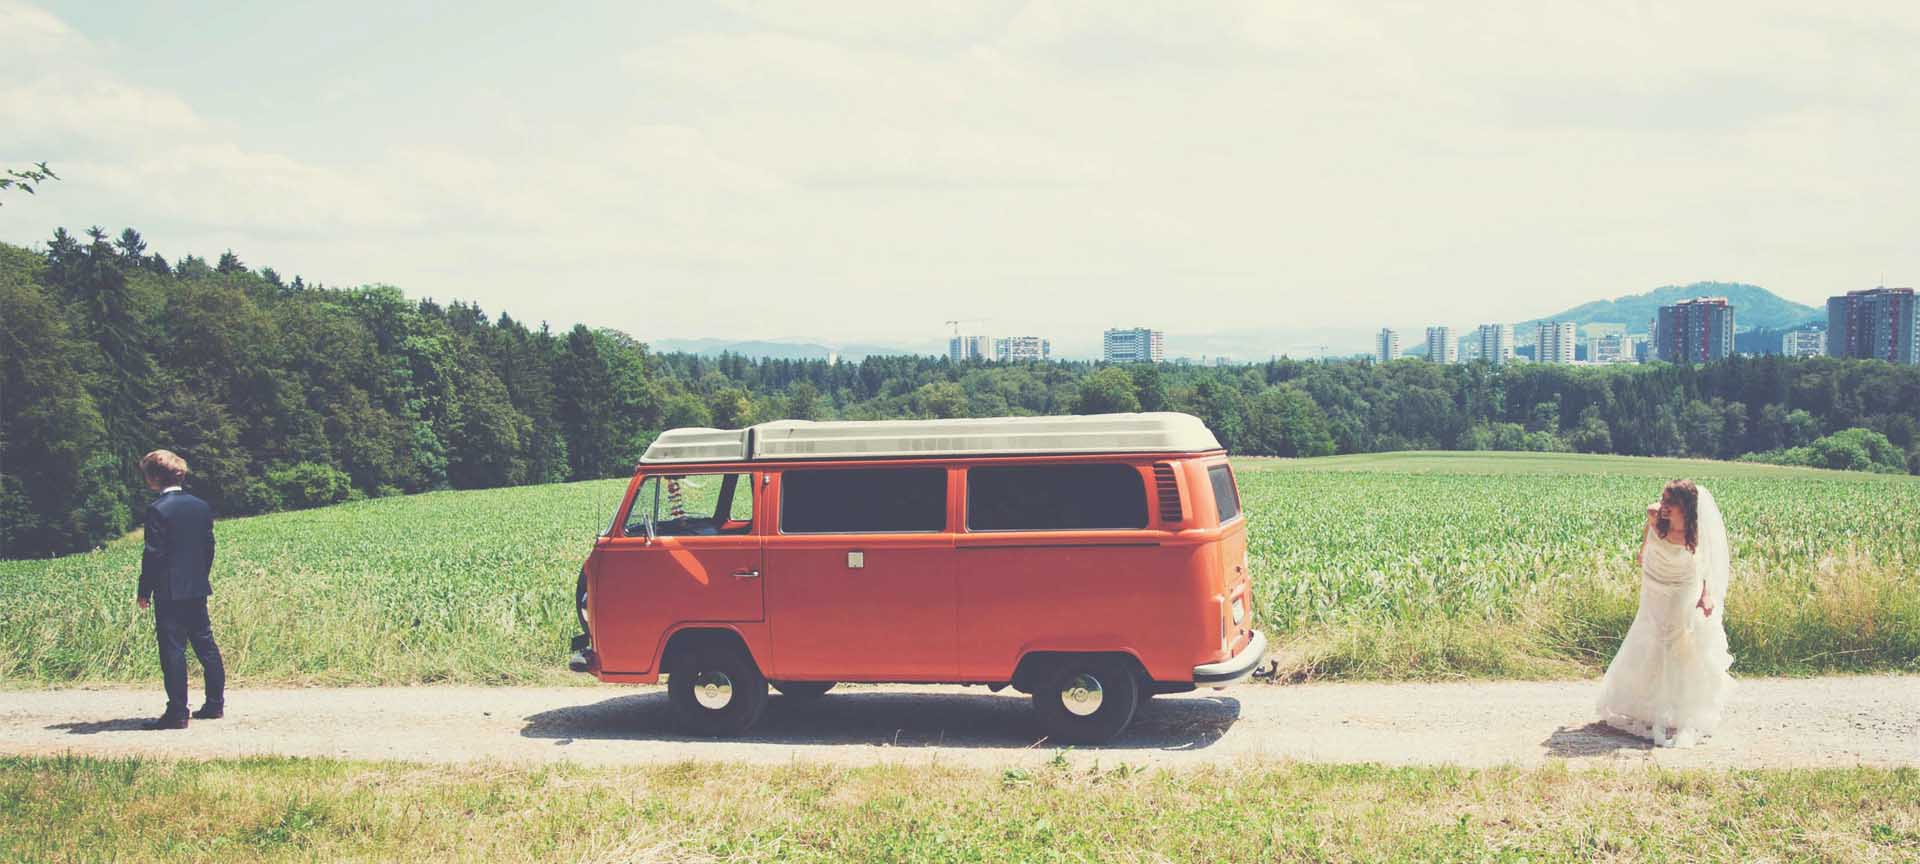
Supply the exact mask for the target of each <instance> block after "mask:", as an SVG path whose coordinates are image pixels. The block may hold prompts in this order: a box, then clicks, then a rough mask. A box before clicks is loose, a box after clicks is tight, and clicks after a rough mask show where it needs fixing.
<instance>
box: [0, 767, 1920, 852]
mask: <svg viewBox="0 0 1920 864" xmlns="http://www.w3.org/2000/svg"><path fill="white" fill-rule="evenodd" d="M1103 768H1104V770H1103ZM1917 856H1920V773H1917V772H1915V771H1914V770H1913V769H1906V768H1903V769H1896V770H1882V769H1871V768H1857V769H1845V770H1801V771H1740V772H1718V771H1664V770H1658V769H1645V770H1625V769H1623V770H1618V771H1614V770H1603V769H1596V770H1592V771H1578V772H1575V771H1567V770H1565V769H1561V768H1546V769H1537V770H1517V769H1489V770H1465V769H1457V768H1382V767H1377V766H1314V765H1264V766H1249V767H1246V768H1241V769H1235V770H1201V771H1182V772H1164V771H1139V770H1134V769H1130V768H1128V767H1126V766H1124V765H1112V766H1102V767H1095V768H1091V769H1088V768H1074V767H1069V765H1068V763H1066V762H1065V761H1064V760H1056V762H1055V763H1053V764H1051V765H1046V766H1040V767H1035V768H1032V769H1009V770H1006V771H1003V772H985V771H970V770H962V769H957V768H948V767H905V766H901V767H885V768H858V769H852V768H837V767H829V766H790V767H778V768H760V767H745V766H737V765H716V764H686V765H679V766H668V767H662V768H644V769H585V768H573V767H555V768H539V769H520V768H508V767H501V766H492V767H473V768H451V767H427V766H418V765H401V764H365V763H347V762H334V761H327V760H299V759H249V760H240V761H216V762H154V761H137V760H96V759H83V758H51V759H20V758H0V859H4V860H8V861H55V860H57V861H108V860H121V861H133V860H138V861H161V860H182V861H185V860H192V861H335V860H349V859H351V860H388V861H399V860H405V861H506V860H512V861H823V862H824V861H938V862H957V861H1141V862H1151V861H1328V860H1369V861H1436V860H1472V861H1516V862H1517V861H1593V860H1608V861H1695V860H1716V861H1833V862H1860V864H1872V862H1882V861H1884V862H1895V861H1912V860H1914V859H1915V858H1916V857H1917Z"/></svg>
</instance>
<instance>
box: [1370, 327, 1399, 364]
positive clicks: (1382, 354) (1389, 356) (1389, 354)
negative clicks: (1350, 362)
mask: <svg viewBox="0 0 1920 864" xmlns="http://www.w3.org/2000/svg"><path fill="white" fill-rule="evenodd" d="M1373 359H1375V360H1378V361H1380V362H1381V363H1392V362H1393V361H1395V360H1398V359H1400V334H1399V332H1398V331H1395V330H1394V329H1393V328H1391V327H1382V328H1380V335H1378V336H1375V337H1374V339H1373Z"/></svg>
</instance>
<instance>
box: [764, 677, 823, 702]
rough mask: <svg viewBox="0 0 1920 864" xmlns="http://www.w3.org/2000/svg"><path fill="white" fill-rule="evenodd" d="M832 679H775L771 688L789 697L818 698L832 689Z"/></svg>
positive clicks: (798, 698)
mask: <svg viewBox="0 0 1920 864" xmlns="http://www.w3.org/2000/svg"><path fill="white" fill-rule="evenodd" d="M833 683H834V682H832V681H775V682H773V689H775V690H778V691H780V695H782V696H785V697H787V698H789V699H795V700H800V699H808V700H811V699H818V698H820V697H822V696H825V695H827V691H828V690H832V689H833Z"/></svg>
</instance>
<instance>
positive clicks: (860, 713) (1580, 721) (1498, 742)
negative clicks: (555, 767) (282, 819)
mask: <svg viewBox="0 0 1920 864" xmlns="http://www.w3.org/2000/svg"><path fill="white" fill-rule="evenodd" d="M1598 686H1599V685H1598V683H1597V682H1591V681H1588V682H1544V683H1535V682H1470V683H1446V684H1309V685H1298V686H1272V685H1266V686H1262V685H1252V686H1242V687H1238V688H1234V689H1229V690H1225V691H1202V692H1200V693H1195V694H1185V695H1178V696H1164V697H1158V698H1156V699H1155V700H1154V701H1153V702H1151V703H1149V704H1148V705H1147V706H1145V707H1143V708H1142V709H1141V712H1140V714H1139V715H1137V716H1136V718H1135V720H1134V723H1133V726H1132V727H1130V728H1129V730H1128V731H1127V733H1126V734H1125V735H1124V736H1122V737H1121V738H1120V739H1119V740H1117V741H1115V742H1114V743H1113V744H1111V745H1109V746H1106V747H1092V748H1077V749H1076V750H1074V751H1073V752H1072V753H1071V754H1069V758H1071V759H1072V760H1074V761H1076V762H1091V761H1094V760H1098V761H1100V762H1102V763H1104V764H1107V765H1115V764H1119V763H1123V762H1124V763H1129V764H1134V765H1142V766H1145V765H1159V766H1193V765H1232V764H1238V763H1242V762H1248V761H1253V760H1261V759H1267V760H1274V759H1291V760H1300V761H1315V762H1381V763H1388V764H1429V763H1452V764H1459V765H1467V766H1486V765H1501V764H1515V765H1540V764H1544V763H1549V762H1556V761H1565V762H1567V763H1570V764H1572V765H1574V766H1576V767H1580V766H1590V765H1617V764H1627V765H1638V764H1645V763H1653V764H1660V765H1668V766H1709V767H1726V768H1762V767H1789V766H1843V765H1881V766H1899V765H1920V678H1915V677H1848V678H1815V679H1761V680H1747V681H1742V682H1740V684H1739V686H1738V687H1737V688H1736V690H1735V691H1734V695H1733V702H1732V704H1731V706H1730V709H1729V714H1728V718H1727V721H1726V723H1725V724H1724V725H1723V727H1722V729H1721V730H1720V733H1719V734H1718V735H1717V736H1715V737H1714V738H1712V739H1709V740H1708V741H1707V742H1705V743H1704V744H1702V745H1701V746H1699V747H1695V748H1692V749H1685V750H1666V749H1662V750H1655V749H1653V748H1651V747H1649V746H1648V745H1647V744H1646V743H1645V742H1642V741H1638V740H1636V739H1633V738H1628V737H1626V736H1623V735H1620V734H1618V733H1614V732H1612V731H1609V730H1607V729H1605V728H1604V727H1600V726H1597V725H1594V724H1592V723H1591V722H1590V718H1591V716H1592V709H1591V705H1592V699H1593V696H1594V691H1595V689H1596V688H1597V687H1598ZM666 698H667V697H666V692H665V691H664V690H663V689H661V688H656V687H619V686H613V685H603V686H598V687H560V688H528V687H491V688H489V687H383V688H344V689H322V688H314V689H293V690H252V689H247V690H238V691H233V692H230V693H229V695H228V706H229V707H228V709H227V717H226V718H225V719H223V720H214V721H195V722H194V723H193V725H192V728H190V729H187V730H185V731H175V732H147V731H142V730H141V729H140V728H139V724H140V721H141V720H143V719H145V718H147V717H150V716H152V715H153V714H156V713H158V709H159V707H160V705H161V702H162V701H164V700H162V699H161V698H160V694H159V683H158V682H155V684H154V686H153V687H152V688H151V689H147V690H127V689H105V690H13V691H4V690H0V753H8V754H55V753H66V752H73V753H80V754H87V755H95V756H128V755H140V756H163V757H231V756H246V755H255V754H276V755H285V756H325V757H338V758H348V759H375V760H380V759H394V760H403V761H412V762H503V763H520V764H525V763H541V762H561V761H567V762H577V763H583V764H594V765H620V764H646V763H667V762H680V761H685V760H725V761H737V762H751V763H762V764H780V763H789V762H821V763H835V764H875V763H904V764H925V763H932V762H938V763H941V764H949V765H972V766H980V767H999V766H1010V765H1023V764H1031V763H1034V762H1038V761H1043V760H1045V759H1048V758H1051V757H1052V756H1053V755H1054V753H1055V752H1056V751H1055V749H1054V748H1052V747H1051V746H1050V745H1049V744H1048V743H1047V742H1046V741H1044V740H1042V739H1040V738H1039V736H1038V733H1036V732H1035V731H1034V724H1033V722H1032V719H1031V717H1030V714H1029V707H1028V701H1027V700H1026V699H1025V698H1024V697H1021V696H1019V695H1017V694H1015V693H1013V692H1012V691H1003V692H1002V693H1000V694H991V693H988V692H986V691H985V690H984V689H983V688H965V687H894V686H887V687H850V688H844V689H841V690H835V691H834V692H832V693H829V694H827V695H826V696H825V697H823V698H821V699H820V700H818V701H816V702H812V703H805V702H796V701H791V700H786V699H783V698H782V697H780V696H778V695H776V696H774V697H773V701H772V703H771V704H770V705H769V706H768V709H767V713H766V715H765V716H764V717H763V719H762V720H761V723H760V725H759V726H757V727H756V728H755V729H754V734H753V735H752V736H750V737H748V738H745V739H740V740H733V741H707V740H700V739H690V738H687V737H684V736H682V735H679V734H677V733H676V732H674V731H673V727H672V725H671V723H670V717H669V714H668V708H667V704H666Z"/></svg>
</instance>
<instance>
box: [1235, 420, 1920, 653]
mask: <svg viewBox="0 0 1920 864" xmlns="http://www.w3.org/2000/svg"><path fill="white" fill-rule="evenodd" d="M1239 473H1240V476H1241V478H1242V481H1241V485H1242V489H1243V493H1242V494H1243V498H1244V499H1245V501H1246V509H1247V511H1248V513H1249V514H1251V515H1250V517H1249V518H1250V522H1249V526H1248V527H1249V530H1250V532H1251V536H1252V540H1251V543H1250V550H1249V555H1250V556H1251V558H1252V566H1253V572H1254V574H1255V576H1256V579H1257V586H1258V587H1257V591H1258V594H1257V597H1256V600H1257V602H1258V605H1259V609H1260V613H1261V616H1262V618H1263V620H1264V621H1266V622H1268V625H1269V626H1270V627H1272V629H1273V630H1274V631H1275V632H1276V633H1278V634H1280V635H1281V637H1282V648H1281V650H1280V651H1279V652H1278V656H1279V659H1280V671H1281V672H1282V673H1283V674H1284V675H1287V676H1290V677H1295V678H1300V677H1315V676H1341V677H1376V678H1378V677H1389V678H1391V677H1448V676H1456V675H1467V676H1494V677H1560V676H1578V675H1586V674H1593V673H1595V672H1598V671H1600V670H1602V669H1604V668H1605V665H1606V662H1607V660H1608V659H1610V658H1611V656H1612V653H1613V651H1614V649H1615V648H1617V647H1618V645H1619V642H1620V640H1621V638H1622V637H1623V636H1624V635H1625V634H1626V631H1627V627H1628V625H1630V624H1631V623H1632V621H1633V615H1634V612H1635V609H1636V607H1637V603H1638V590H1639V571H1638V569H1637V567H1636V566H1635V565H1634V563H1633V555H1634V552H1635V550H1636V548H1637V547H1638V545H1639V539H1640V530H1641V525H1642V524H1643V520H1644V510H1645V507H1646V505H1647V504H1649V503H1652V502H1653V501H1654V500H1655V499H1656V498H1658V497H1659V493H1660V488H1661V486H1662V485H1663V483H1664V482H1665V481H1666V480H1667V479H1672V478H1674V477H1682V476H1684V477H1690V478H1693V479H1695V480H1696V481H1697V482H1699V483H1700V484H1701V485H1702V486H1705V487H1706V488H1708V489H1709V490H1711V491H1712V492H1713V494H1714V497H1715V498H1716V499H1717V500H1718V501H1719V503H1720V507H1721V510H1722V511H1723V513H1724V514H1725V516H1726V519H1727V525H1728V535H1729V538H1728V539H1729V541H1730V544H1731V546H1732V552H1733V565H1734V573H1733V580H1732V584H1731V586H1730V589H1729V592H1728V598H1727V604H1726V605H1727V610H1726V613H1725V614H1726V615H1727V619H1726V621H1727V630H1728V637H1729V639H1730V641H1731V642H1732V647H1733V653H1734V655H1735V658H1736V662H1735V666H1734V669H1735V671H1736V672H1737V673H1740V674H1745V675H1761V674H1811V673H1818V672H1835V671H1866V670H1887V669H1894V670H1907V671H1920V481H1916V480H1913V479H1909V478H1904V477H1891V478H1887V477H1877V476H1863V475H1854V474H1846V473H1840V472H1813V471H1791V470H1781V469H1775V468H1765V469H1764V470H1762V466H1753V467H1750V466H1742V465H1735V464H1732V463H1714V462H1700V461H1692V460H1659V459H1634V458H1629V457H1613V456H1600V457H1593V456H1565V455H1556V456H1542V455H1537V454H1512V455H1507V454H1451V453H1446V454H1443V453H1419V454H1391V455H1388V456H1378V455H1373V456H1363V457H1341V458H1335V459H1320V460H1299V461H1287V460H1243V461H1242V462H1241V463H1240V471H1239Z"/></svg>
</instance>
